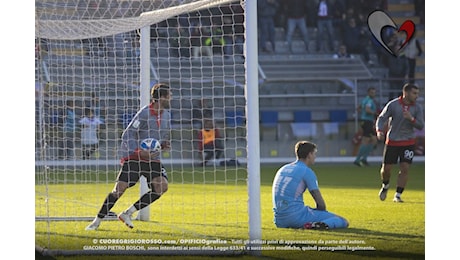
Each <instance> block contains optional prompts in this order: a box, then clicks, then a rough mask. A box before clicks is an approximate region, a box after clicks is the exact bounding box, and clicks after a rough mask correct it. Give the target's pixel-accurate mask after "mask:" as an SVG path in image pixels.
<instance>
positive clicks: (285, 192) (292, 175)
mask: <svg viewBox="0 0 460 260" xmlns="http://www.w3.org/2000/svg"><path fill="white" fill-rule="evenodd" d="M307 189H308V190H309V191H312V190H317V189H319V187H318V180H317V178H316V174H315V173H314V172H313V170H312V169H311V168H310V167H308V166H307V165H306V164H305V163H303V162H301V161H298V160H297V161H295V162H292V163H289V164H286V165H284V166H283V167H281V168H280V169H279V170H278V172H277V173H276V175H275V179H274V181H273V186H272V202H273V211H274V213H275V217H278V216H279V217H282V216H289V215H293V214H296V213H300V212H303V209H304V208H305V204H304V201H303V193H304V192H305V190H307Z"/></svg>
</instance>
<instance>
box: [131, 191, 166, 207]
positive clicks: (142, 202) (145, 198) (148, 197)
mask: <svg viewBox="0 0 460 260" xmlns="http://www.w3.org/2000/svg"><path fill="white" fill-rule="evenodd" d="M159 198H160V195H158V194H157V193H155V192H151V191H149V192H147V193H145V194H144V195H142V197H141V198H140V199H139V200H138V201H136V202H134V203H133V206H134V207H135V209H136V210H140V209H143V208H145V207H147V206H148V205H150V204H152V203H153V202H154V201H155V200H157V199H159Z"/></svg>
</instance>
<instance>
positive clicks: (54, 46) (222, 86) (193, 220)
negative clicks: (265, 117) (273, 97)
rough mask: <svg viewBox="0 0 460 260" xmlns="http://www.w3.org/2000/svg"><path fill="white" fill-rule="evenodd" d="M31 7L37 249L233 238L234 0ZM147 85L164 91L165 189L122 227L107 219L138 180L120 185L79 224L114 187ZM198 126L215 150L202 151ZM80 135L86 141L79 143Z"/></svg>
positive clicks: (73, 250) (242, 134)
mask: <svg viewBox="0 0 460 260" xmlns="http://www.w3.org/2000/svg"><path fill="white" fill-rule="evenodd" d="M35 10H36V19H35V41H36V42H35V46H36V52H35V54H36V56H35V82H36V101H35V107H36V115H35V118H36V120H35V132H36V144H35V148H36V149H35V219H36V221H35V229H36V233H35V242H36V245H37V247H39V248H41V250H47V251H48V252H53V254H64V255H65V254H68V255H71V254H76V255H79V254H85V255H86V254H126V250H131V252H136V253H138V254H161V253H164V254H167V253H168V252H169V253H171V252H176V251H177V250H182V251H183V252H182V253H183V254H193V252H203V251H206V250H208V253H210V254H211V253H218V252H220V251H224V250H221V249H222V248H221V247H220V246H224V245H226V246H228V245H234V246H242V245H243V243H242V242H241V241H240V242H237V241H236V238H240V237H241V234H247V233H248V232H247V230H248V205H247V204H248V192H247V169H246V166H245V158H246V153H247V152H246V147H247V143H246V141H247V140H246V115H245V112H246V110H245V105H246V99H245V93H244V92H245V89H244V86H245V84H246V79H245V57H244V52H243V45H244V41H245V37H244V17H245V8H244V2H243V1H242V2H239V1H232V0H220V1H218V0H172V1H156V0H150V1H148V0H137V1H123V0H103V1H99V0H98V1H92V0H89V1H88V0H61V1H57V0H37V1H36V2H35ZM146 35H147V37H148V38H145V36H146ZM146 55H147V57H146ZM146 60H147V61H148V62H145V61H146ZM146 64H147V65H146ZM145 75H147V77H146V76H145ZM146 81H147V82H146ZM158 82H165V83H168V84H169V85H170V88H171V92H172V98H171V103H170V111H171V115H172V118H171V126H172V127H171V137H172V138H171V139H172V140H171V149H170V150H169V151H163V152H162V154H161V157H162V161H163V164H164V165H165V168H166V170H167V172H168V181H169V190H168V192H167V193H166V194H164V195H163V196H162V197H161V198H160V199H159V200H157V201H156V202H154V203H153V204H152V205H151V206H150V207H148V208H147V209H148V212H147V213H146V214H147V219H145V218H141V217H139V216H137V220H138V221H136V220H135V221H134V222H135V223H134V224H135V228H134V230H129V229H127V227H126V226H125V225H123V224H122V223H121V222H119V221H110V220H117V218H116V214H118V213H120V212H121V211H123V210H125V209H126V208H127V207H128V206H129V205H130V204H132V203H133V202H135V201H136V200H137V199H138V198H139V196H140V193H142V189H141V187H142V183H139V184H136V186H135V187H134V188H131V189H128V190H127V191H126V192H125V194H124V195H123V196H122V197H121V198H120V199H119V200H118V201H117V203H116V204H115V206H114V207H113V208H112V211H113V214H112V215H109V216H107V217H106V218H105V219H104V220H103V222H102V224H101V226H100V228H99V229H100V230H98V231H96V232H94V231H93V232H91V231H86V230H85V227H86V226H87V225H88V224H89V223H90V222H91V221H92V219H93V218H94V217H95V216H96V214H97V212H98V211H99V209H100V207H101V205H102V203H103V200H104V199H105V197H106V196H107V194H108V193H109V192H110V191H111V190H112V189H113V186H114V184H115V179H116V176H117V174H118V171H119V167H120V158H119V157H118V156H117V150H118V147H119V145H120V138H121V133H122V131H123V130H124V128H125V127H126V126H127V124H129V122H130V120H131V119H132V117H133V116H134V114H135V113H136V112H137V110H138V109H139V108H140V107H141V106H142V105H143V104H145V93H146V91H147V93H148V92H149V89H147V90H146V91H145V86H146V85H147V86H150V87H151V86H152V85H153V84H155V83H158ZM147 95H148V94H147ZM88 121H89V122H91V124H89V125H88V124H87V123H88ZM208 123H210V124H211V125H214V126H215V128H216V129H217V130H218V132H219V135H218V136H216V137H217V138H216V140H217V142H218V143H219V144H220V146H218V147H214V148H211V149H204V150H203V149H202V146H201V145H200V144H201V143H202V141H203V139H204V137H203V134H202V133H201V132H200V131H201V129H202V127H203V125H204V124H208ZM91 133H96V135H95V137H97V141H95V142H88V141H91V140H93V139H94V138H88V136H91ZM93 137H94V136H93ZM93 141H94V140H93ZM203 160H204V161H203ZM136 187H139V188H136ZM137 214H143V213H142V212H139V213H137ZM134 217H136V216H134ZM141 220H148V221H141ZM99 231H102V232H99ZM233 238H235V241H234V239H233ZM192 249H193V250H192Z"/></svg>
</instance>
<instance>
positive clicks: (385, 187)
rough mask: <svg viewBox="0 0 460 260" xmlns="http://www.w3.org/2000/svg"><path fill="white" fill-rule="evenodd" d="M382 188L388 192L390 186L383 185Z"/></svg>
mask: <svg viewBox="0 0 460 260" xmlns="http://www.w3.org/2000/svg"><path fill="white" fill-rule="evenodd" d="M382 188H384V189H385V190H388V188H390V184H389V183H388V184H383V183H382Z"/></svg>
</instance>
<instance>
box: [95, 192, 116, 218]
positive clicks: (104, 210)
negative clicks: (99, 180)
mask: <svg viewBox="0 0 460 260" xmlns="http://www.w3.org/2000/svg"><path fill="white" fill-rule="evenodd" d="M117 200H118V198H117V197H115V196H114V195H113V194H112V193H109V195H107V198H105V201H104V203H102V207H101V210H99V213H98V214H97V216H98V217H99V218H104V217H105V216H106V215H107V214H109V211H110V209H112V207H113V205H115V202H117Z"/></svg>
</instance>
